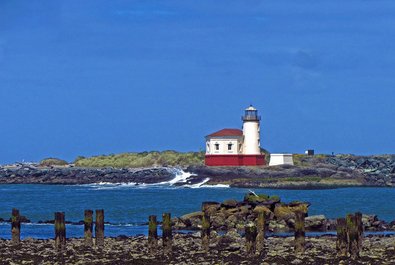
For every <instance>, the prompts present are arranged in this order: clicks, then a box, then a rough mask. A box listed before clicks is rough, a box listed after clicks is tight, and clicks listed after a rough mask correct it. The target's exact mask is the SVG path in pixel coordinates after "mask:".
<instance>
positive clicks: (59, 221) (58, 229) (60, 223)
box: [55, 212, 66, 251]
mask: <svg viewBox="0 0 395 265" xmlns="http://www.w3.org/2000/svg"><path fill="white" fill-rule="evenodd" d="M55 249H56V250H57V251H63V250H65V249H66V225H65V215H64V212H56V213H55Z"/></svg>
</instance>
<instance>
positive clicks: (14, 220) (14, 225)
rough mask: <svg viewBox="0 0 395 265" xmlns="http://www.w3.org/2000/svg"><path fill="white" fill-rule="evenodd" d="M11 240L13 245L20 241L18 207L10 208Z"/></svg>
mask: <svg viewBox="0 0 395 265" xmlns="http://www.w3.org/2000/svg"><path fill="white" fill-rule="evenodd" d="M11 234H12V239H11V242H12V244H13V245H18V244H19V243H20V242H21V218H20V216H19V210H18V209H12V216H11Z"/></svg>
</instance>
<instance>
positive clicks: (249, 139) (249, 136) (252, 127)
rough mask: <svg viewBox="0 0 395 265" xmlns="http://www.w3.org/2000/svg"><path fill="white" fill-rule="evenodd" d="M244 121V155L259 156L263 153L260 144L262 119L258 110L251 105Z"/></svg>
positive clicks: (243, 118)
mask: <svg viewBox="0 0 395 265" xmlns="http://www.w3.org/2000/svg"><path fill="white" fill-rule="evenodd" d="M241 119H242V120H243V135H244V144H243V150H244V151H243V154H245V155H259V154H260V153H261V143H260V125H259V121H260V120H261V117H260V116H258V110H257V109H256V108H254V107H253V106H252V105H250V106H249V107H248V108H247V109H246V110H245V114H244V116H243V117H242V118H241Z"/></svg>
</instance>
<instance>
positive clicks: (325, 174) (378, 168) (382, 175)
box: [0, 151, 395, 189]
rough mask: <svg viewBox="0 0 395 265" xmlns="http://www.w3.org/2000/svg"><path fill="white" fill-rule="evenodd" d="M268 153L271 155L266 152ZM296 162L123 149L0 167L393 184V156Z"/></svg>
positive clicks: (132, 178) (51, 179)
mask: <svg viewBox="0 0 395 265" xmlns="http://www.w3.org/2000/svg"><path fill="white" fill-rule="evenodd" d="M267 155H268V156H269V154H267ZM293 158H294V163H295V165H294V166H291V165H281V166H270V167H269V166H265V167H207V166H205V165H204V152H187V153H180V152H176V151H163V152H157V151H152V152H142V153H124V154H113V155H102V156H93V157H77V158H76V159H75V161H73V163H68V162H67V161H64V160H61V159H57V158H48V159H44V160H42V161H41V162H40V163H38V164H15V165H11V166H10V165H9V166H1V167H0V184H6V183H12V184H23V183H29V184H33V183H40V184H89V183H98V182H109V183H136V185H139V184H143V183H145V184H147V183H148V184H154V183H163V182H166V181H171V180H172V179H174V178H175V176H176V175H177V174H180V170H181V171H184V172H187V173H190V176H188V177H187V179H185V180H184V181H182V182H180V183H177V182H174V183H172V185H186V184H187V185H191V184H192V185H193V184H197V183H202V182H204V183H205V184H206V185H218V184H221V185H227V186H230V187H248V188H275V189H279V188H280V189H325V188H338V187H353V186H374V187H395V155H374V156H357V155H323V154H321V155H314V156H307V155H302V154H295V155H293Z"/></svg>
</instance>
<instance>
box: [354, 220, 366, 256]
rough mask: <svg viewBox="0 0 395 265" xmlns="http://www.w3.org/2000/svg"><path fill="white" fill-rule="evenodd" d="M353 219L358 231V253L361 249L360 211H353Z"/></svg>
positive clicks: (361, 223)
mask: <svg viewBox="0 0 395 265" xmlns="http://www.w3.org/2000/svg"><path fill="white" fill-rule="evenodd" d="M355 221H356V226H357V231H358V254H359V252H361V251H362V241H363V230H364V229H363V222H362V213H361V212H356V213H355Z"/></svg>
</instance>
